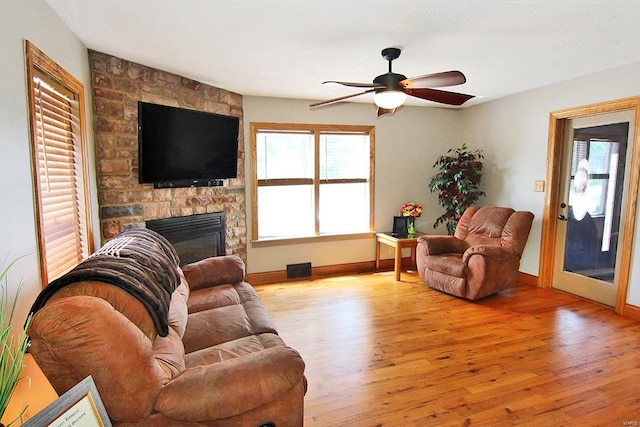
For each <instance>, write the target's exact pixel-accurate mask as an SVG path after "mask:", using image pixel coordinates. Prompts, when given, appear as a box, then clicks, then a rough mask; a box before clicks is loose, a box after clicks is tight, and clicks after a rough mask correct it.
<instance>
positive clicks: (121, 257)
mask: <svg viewBox="0 0 640 427" xmlns="http://www.w3.org/2000/svg"><path fill="white" fill-rule="evenodd" d="M179 265H180V260H179V258H178V255H177V253H176V251H175V249H174V248H173V246H171V244H170V243H169V242H168V241H167V240H166V239H165V238H164V237H162V236H161V235H160V234H158V233H156V232H155V231H151V230H149V229H146V228H141V229H133V230H127V231H124V232H122V233H120V234H118V235H117V236H116V237H114V238H113V239H111V240H110V241H108V242H107V243H105V244H104V246H102V248H100V249H99V250H98V251H96V252H95V253H94V254H93V255H91V256H90V257H88V258H87V259H85V260H84V261H82V262H81V263H80V264H78V265H77V266H76V267H75V268H74V269H73V270H71V271H70V272H68V273H67V274H65V275H64V276H62V277H60V278H59V279H56V280H54V281H53V282H51V283H49V285H47V287H46V288H44V289H43V290H42V292H41V293H40V295H38V298H37V299H36V301H35V303H34V304H33V306H32V307H31V313H32V314H35V312H36V311H38V310H39V309H41V308H42V307H44V305H45V304H46V302H47V301H48V299H49V298H50V297H51V296H52V295H53V294H55V293H56V292H57V291H58V290H60V289H62V288H63V287H65V286H67V285H69V284H71V283H75V282H81V281H84V280H97V281H101V282H105V283H109V284H112V285H115V286H118V287H120V288H122V289H124V290H125V291H127V292H129V293H130V294H131V295H133V296H134V297H136V298H137V299H138V300H139V301H140V302H142V304H143V305H144V306H145V308H146V309H147V311H148V312H149V314H150V315H151V318H152V319H153V323H154V325H155V327H156V330H157V331H158V335H160V336H162V337H165V336H167V334H168V333H169V324H168V321H167V317H168V314H169V303H170V302H171V294H172V293H173V291H174V290H175V289H176V288H177V287H178V286H179V285H180V276H179V275H178V270H177V269H178V266H179Z"/></svg>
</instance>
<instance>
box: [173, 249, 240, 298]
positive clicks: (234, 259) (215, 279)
mask: <svg viewBox="0 0 640 427" xmlns="http://www.w3.org/2000/svg"><path fill="white" fill-rule="evenodd" d="M182 271H183V272H184V275H185V278H186V279H187V283H188V284H189V288H190V289H191V290H192V291H195V290H197V289H203V288H208V287H211V286H216V285H225V284H232V283H238V282H242V281H243V280H244V277H245V269H244V261H242V259H241V258H240V257H238V256H236V255H226V256H218V257H211V258H205V259H203V260H201V261H198V262H194V263H193V264H187V265H185V266H184V267H182Z"/></svg>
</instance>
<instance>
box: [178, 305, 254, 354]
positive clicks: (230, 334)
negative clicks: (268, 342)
mask: <svg viewBox="0 0 640 427" xmlns="http://www.w3.org/2000/svg"><path fill="white" fill-rule="evenodd" d="M249 335H253V329H251V323H250V322H249V317H248V316H247V312H246V311H245V310H244V307H243V306H242V305H230V306H227V307H220V308H215V309H212V310H205V311H200V312H198V313H193V314H190V315H189V320H188V321H187V329H186V331H185V333H184V336H183V337H182V341H183V342H184V349H185V352H186V353H191V352H193V351H197V350H200V349H203V348H206V347H211V346H213V345H218V344H220V343H223V342H226V341H233V340H235V339H238V338H242V337H247V336H249Z"/></svg>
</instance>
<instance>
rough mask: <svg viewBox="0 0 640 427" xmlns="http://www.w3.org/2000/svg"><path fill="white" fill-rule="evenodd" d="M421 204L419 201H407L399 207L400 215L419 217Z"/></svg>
mask: <svg viewBox="0 0 640 427" xmlns="http://www.w3.org/2000/svg"><path fill="white" fill-rule="evenodd" d="M422 209H423V206H422V204H421V203H414V202H407V203H405V204H403V205H402V207H400V212H399V214H400V216H410V217H413V218H419V217H420V215H422Z"/></svg>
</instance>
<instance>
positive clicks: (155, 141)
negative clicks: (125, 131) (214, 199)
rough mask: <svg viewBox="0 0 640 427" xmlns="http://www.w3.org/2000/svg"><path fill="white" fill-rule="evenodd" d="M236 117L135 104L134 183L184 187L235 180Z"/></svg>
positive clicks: (236, 152) (236, 156)
mask: <svg viewBox="0 0 640 427" xmlns="http://www.w3.org/2000/svg"><path fill="white" fill-rule="evenodd" d="M239 122H240V120H239V119H238V118H237V117H230V116H223V115H219V114H213V113H205V112H202V111H194V110H187V109H183V108H175V107H169V106H165V105H157V104H150V103H146V102H138V155H139V156H138V161H139V172H138V177H139V182H140V183H153V184H156V186H157V187H188V186H201V185H221V183H217V184H211V181H216V180H221V179H225V178H236V177H237V174H238V131H239V129H238V127H239Z"/></svg>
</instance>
